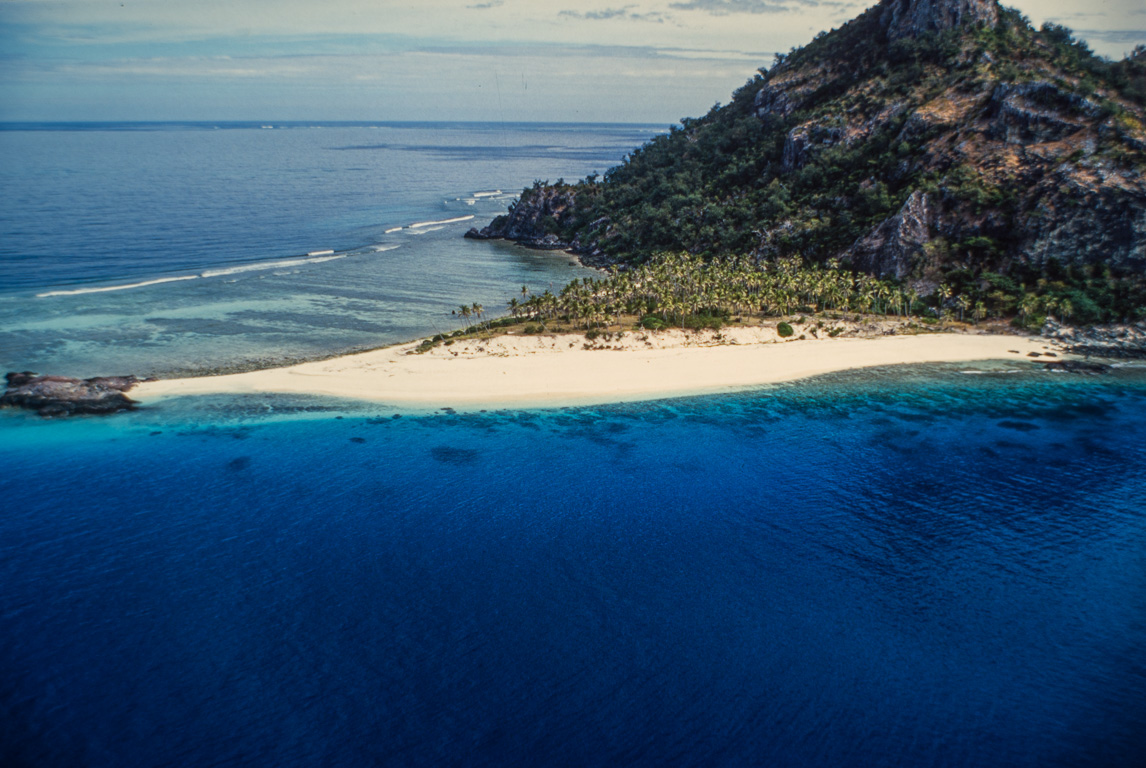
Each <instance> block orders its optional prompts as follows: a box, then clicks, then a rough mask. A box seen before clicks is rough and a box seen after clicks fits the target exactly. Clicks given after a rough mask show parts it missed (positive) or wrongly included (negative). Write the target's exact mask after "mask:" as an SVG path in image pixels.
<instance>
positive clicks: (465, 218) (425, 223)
mask: <svg viewBox="0 0 1146 768" xmlns="http://www.w3.org/2000/svg"><path fill="white" fill-rule="evenodd" d="M459 199H460V198H459ZM475 218H477V217H476V216H475V215H474V214H472V213H471V214H470V215H469V216H458V217H457V218H455V219H442V220H441V221H419V222H417V223H416V224H407V225H406V226H404V227H391V228H390V229H387V230H386V231H385V232H383V233H382V234H384V235H392V234H394V233H395V232H401V231H402V230H404V229H425V228H426V227H435V226H437V225H439V224H457V223H459V222H462V221H472V220H473V219H475ZM419 234H420V233H419Z"/></svg>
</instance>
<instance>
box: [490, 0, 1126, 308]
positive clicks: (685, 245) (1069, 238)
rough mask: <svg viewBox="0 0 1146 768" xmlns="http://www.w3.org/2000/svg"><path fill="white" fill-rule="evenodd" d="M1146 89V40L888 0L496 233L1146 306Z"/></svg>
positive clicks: (970, 5) (960, 5)
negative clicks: (1112, 52) (1109, 43)
mask: <svg viewBox="0 0 1146 768" xmlns="http://www.w3.org/2000/svg"><path fill="white" fill-rule="evenodd" d="M1144 105H1146V51H1142V50H1139V51H1138V52H1136V54H1135V55H1133V56H1131V57H1128V58H1127V59H1125V60H1123V61H1120V62H1110V61H1107V60H1103V59H1100V58H1098V57H1096V56H1094V55H1093V54H1091V53H1090V51H1089V49H1087V48H1086V46H1085V45H1084V44H1082V43H1080V42H1078V41H1076V40H1075V39H1074V38H1073V37H1072V36H1071V34H1070V32H1069V30H1066V29H1064V28H1062V27H1057V26H1054V25H1048V26H1044V27H1043V28H1042V29H1041V30H1035V29H1033V28H1032V27H1031V26H1030V24H1029V23H1028V22H1027V20H1026V19H1024V18H1023V17H1022V16H1021V15H1019V14H1018V13H1017V12H1015V11H1011V10H1006V9H1003V8H1001V7H1000V6H999V5H998V3H997V2H995V0H884V1H883V2H882V3H880V4H879V5H877V6H874V7H873V8H871V9H869V10H868V11H867V12H865V13H864V14H862V15H861V16H860V17H858V18H856V19H855V20H853V21H852V22H850V23H848V24H847V25H845V26H844V27H841V28H840V29H837V30H833V31H832V32H830V33H824V34H821V35H819V36H817V38H816V39H815V40H814V41H813V42H812V43H810V44H809V45H807V46H805V47H804V48H802V49H799V50H797V51H794V52H792V53H791V54H789V55H786V56H778V57H777V61H776V63H775V64H774V65H773V66H772V67H771V68H769V69H767V70H761V73H760V75H759V76H758V77H756V78H754V79H753V80H752V81H750V82H749V83H748V84H746V85H745V86H744V88H742V89H740V90H739V91H737V92H736V93H735V94H734V96H733V100H732V102H731V103H729V104H728V105H726V106H724V107H720V108H716V109H714V110H713V111H712V112H710V113H709V114H708V115H706V116H705V117H703V118H698V119H686V120H684V121H682V123H681V125H680V126H679V127H677V128H675V129H674V130H673V131H671V132H670V133H669V134H667V135H664V136H660V137H658V138H657V139H655V140H653V141H652V142H650V143H649V144H648V145H646V146H645V147H642V148H641V149H640V150H638V151H636V152H634V153H633V154H632V155H631V156H630V157H629V158H628V160H627V161H626V162H625V163H624V164H623V165H621V166H618V167H617V168H614V169H612V170H611V171H609V172H608V173H607V174H606V175H605V177H604V178H603V179H594V180H590V181H585V182H582V183H580V184H577V185H563V186H562V187H560V188H555V187H548V186H545V185H537V186H535V187H534V188H533V189H531V190H526V191H525V193H523V195H522V197H521V199H520V201H519V202H518V203H517V204H516V205H515V206H514V208H513V210H512V211H511V212H510V214H509V215H508V216H506V217H502V218H499V219H498V220H496V221H494V222H493V224H491V226H490V227H488V228H486V229H485V230H483V232H482V233H480V236H485V237H506V238H509V239H513V240H517V241H520V242H525V243H528V244H531V245H537V246H544V247H562V246H564V247H569V248H571V249H573V250H574V251H575V252H577V253H579V254H582V255H583V257H585V258H587V259H589V260H590V261H591V262H593V263H601V262H603V261H612V262H622V263H623V262H626V261H641V260H643V259H644V258H647V257H648V256H649V255H650V254H652V253H655V252H657V251H661V250H688V251H690V252H692V253H696V254H702V255H707V256H718V255H721V254H731V253H750V254H753V255H755V256H756V257H757V258H761V259H769V258H774V257H783V256H790V255H794V254H799V255H801V256H803V257H805V258H807V259H812V260H818V261H826V260H828V259H832V258H838V259H841V260H842V261H843V262H844V263H845V264H848V265H851V266H852V267H853V268H856V269H861V270H864V271H868V272H871V273H873V274H876V275H878V276H881V277H893V278H896V279H899V280H902V281H904V282H907V283H909V284H911V285H912V287H914V288H915V289H917V290H918V291H920V292H921V293H923V294H929V293H931V292H932V291H933V290H934V289H935V288H936V286H938V285H939V284H940V283H946V284H948V285H951V286H954V287H955V288H956V289H957V290H960V291H962V292H964V293H966V294H968V296H969V298H971V299H976V300H982V301H984V302H986V304H987V305H988V309H990V310H992V311H997V312H999V313H1001V314H1005V313H1007V312H1011V313H1014V312H1018V311H1019V308H1018V304H1019V301H1020V299H1021V297H1022V295H1023V294H1024V293H1026V292H1031V291H1035V292H1041V293H1040V294H1039V295H1049V294H1048V291H1051V290H1052V289H1053V290H1055V291H1058V292H1059V294H1061V296H1059V299H1062V298H1066V297H1067V294H1070V296H1069V298H1070V299H1071V300H1070V302H1069V303H1068V305H1067V306H1068V307H1070V308H1071V309H1078V310H1079V311H1080V316H1086V317H1087V319H1094V320H1099V319H1101V320H1105V321H1114V320H1118V319H1121V318H1122V317H1125V316H1126V313H1127V312H1131V313H1132V312H1133V311H1135V308H1136V307H1140V306H1144V307H1146V110H1144ZM475 234H479V233H475ZM1040 280H1041V281H1044V283H1046V285H1041V286H1040V284H1039V281H1040ZM1112 281H1114V282H1116V283H1117V285H1114V283H1113V282H1112ZM1052 283H1053V284H1054V285H1051V284H1052ZM1060 284H1061V285H1060ZM1047 285H1051V287H1050V288H1048V287H1047ZM1056 285H1057V286H1059V287H1055V286H1056ZM1104 286H1105V287H1104ZM1072 292H1073V293H1072ZM992 296H994V298H991V297H992ZM1144 311H1146V310H1144ZM1091 316H1093V317H1091Z"/></svg>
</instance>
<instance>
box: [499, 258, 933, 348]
mask: <svg viewBox="0 0 1146 768" xmlns="http://www.w3.org/2000/svg"><path fill="white" fill-rule="evenodd" d="M509 305H510V306H511V307H514V308H515V309H516V313H517V316H518V317H524V318H527V319H529V320H533V321H537V320H540V321H542V322H543V323H550V324H553V323H558V322H565V323H569V324H571V325H573V326H575V327H581V328H583V329H585V331H586V332H588V333H591V332H592V330H593V329H595V328H601V327H605V326H608V325H620V324H621V319H622V318H624V317H632V318H640V319H639V320H638V321H637V325H638V326H639V327H641V328H644V329H646V330H661V329H663V328H668V327H677V328H686V329H693V330H698V329H713V330H719V329H720V328H721V327H723V326H724V325H725V324H726V323H728V322H731V321H733V320H735V321H737V322H744V321H745V319H761V320H762V319H765V318H769V317H780V316H786V315H789V314H791V313H793V312H797V311H799V312H820V311H828V310H831V311H836V312H840V311H843V312H863V313H872V312H874V313H876V314H886V315H895V316H899V317H905V316H907V315H909V314H911V312H912V311H913V310H922V311H926V309H927V305H926V304H925V303H923V302H921V301H920V299H919V297H918V296H917V295H916V294H915V292H914V291H911V290H910V289H904V288H900V287H898V286H896V285H894V284H892V283H890V282H887V281H883V280H877V279H875V278H874V277H872V276H871V275H866V274H856V273H852V272H848V271H846V270H843V269H841V268H840V265H839V263H838V262H836V261H832V262H829V264H827V265H826V266H819V265H816V264H804V263H803V261H802V260H801V259H799V258H787V259H781V260H778V261H775V262H770V263H769V262H757V261H754V260H752V259H749V258H746V257H743V256H740V257H734V258H715V259H711V260H708V261H706V260H704V259H701V258H699V257H696V256H691V255H689V254H687V253H679V252H678V253H666V254H658V255H657V256H656V257H655V258H653V259H650V260H649V261H648V262H646V263H645V264H642V265H640V266H638V267H635V268H632V269H628V270H625V271H620V270H614V271H613V272H612V273H611V274H610V275H609V276H608V277H607V278H604V279H600V280H598V279H594V278H584V279H581V280H575V281H573V282H571V283H569V284H568V285H566V286H565V288H563V289H562V290H561V292H560V293H559V294H553V293H550V292H549V291H545V292H544V293H542V294H540V295H530V296H529V298H528V299H526V301H524V302H520V301H517V300H516V299H514V300H511V301H510V303H509ZM532 328H536V326H535V325H532V324H531V325H528V326H526V328H525V332H526V333H530V332H531V329H532Z"/></svg>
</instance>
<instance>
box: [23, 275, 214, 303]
mask: <svg viewBox="0 0 1146 768" xmlns="http://www.w3.org/2000/svg"><path fill="white" fill-rule="evenodd" d="M198 279H199V275H184V276H182V277H160V278H157V279H155V280H144V281H142V282H139V283H127V284H125V285H108V286H105V287H103V288H76V289H74V290H70V291H46V292H44V293H37V294H36V298H37V299H46V298H47V297H49V296H78V295H80V294H82V293H107V292H109V291H126V290H128V289H129V288H143V287H145V286H148V285H159V284H160V283H176V282H179V281H180V280H198Z"/></svg>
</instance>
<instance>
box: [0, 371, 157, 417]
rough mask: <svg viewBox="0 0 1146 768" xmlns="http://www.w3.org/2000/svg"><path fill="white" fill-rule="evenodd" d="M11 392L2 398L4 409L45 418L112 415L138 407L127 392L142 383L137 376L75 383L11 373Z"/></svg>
mask: <svg viewBox="0 0 1146 768" xmlns="http://www.w3.org/2000/svg"><path fill="white" fill-rule="evenodd" d="M5 379H7V381H8V389H7V391H6V392H5V393H4V394H3V395H2V396H0V408H2V407H9V406H13V407H17V408H26V409H28V410H33V411H36V412H38V413H39V414H40V415H41V416H72V415H75V414H82V413H92V414H109V413H118V412H120V411H130V410H133V409H134V408H135V406H136V403H135V401H134V400H132V399H131V398H129V397H128V396H127V395H126V394H124V393H125V392H128V391H129V390H131V388H132V387H134V386H135V385H136V384H138V383H139V382H140V381H141V380H140V379H137V378H136V377H135V376H97V377H95V378H91V379H72V378H68V377H66V376H40V375H38V374H35V373H32V372H30V371H24V372H22V373H15V372H14V373H9V374H8V375H7V376H5Z"/></svg>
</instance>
